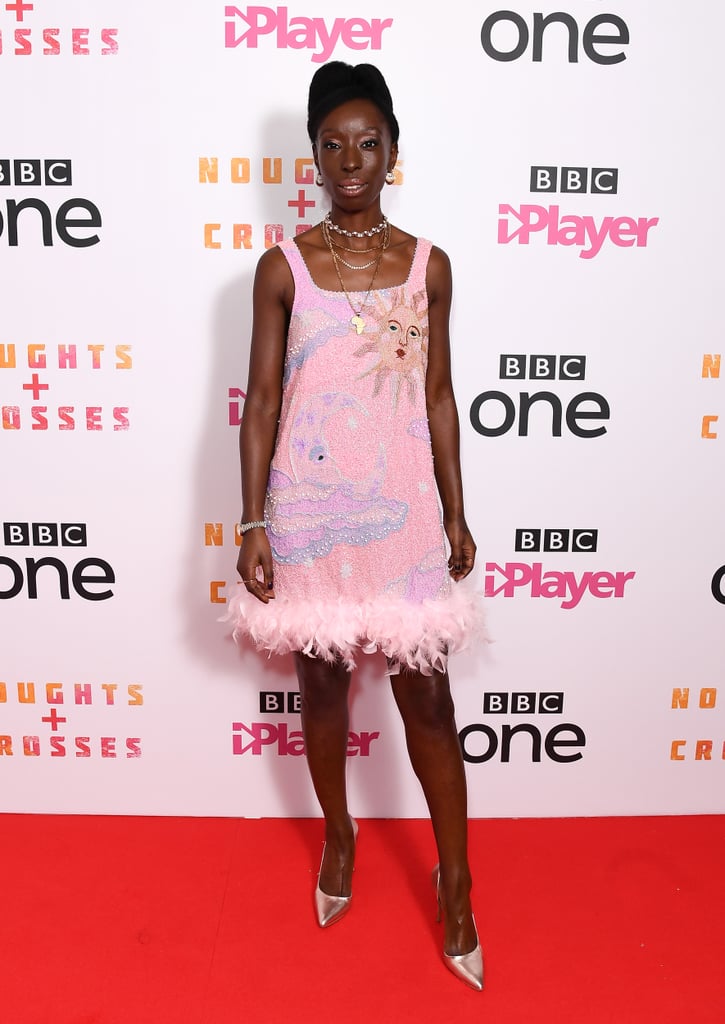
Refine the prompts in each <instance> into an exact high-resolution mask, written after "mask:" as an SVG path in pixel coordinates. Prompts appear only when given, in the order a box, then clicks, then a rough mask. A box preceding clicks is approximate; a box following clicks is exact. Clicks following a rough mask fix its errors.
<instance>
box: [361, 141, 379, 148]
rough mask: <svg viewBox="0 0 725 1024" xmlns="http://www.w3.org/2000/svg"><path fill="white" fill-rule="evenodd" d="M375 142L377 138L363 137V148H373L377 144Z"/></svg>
mask: <svg viewBox="0 0 725 1024" xmlns="http://www.w3.org/2000/svg"><path fill="white" fill-rule="evenodd" d="M377 144H378V140H377V139H365V141H364V142H363V149H373V148H374V147H375V146H377Z"/></svg>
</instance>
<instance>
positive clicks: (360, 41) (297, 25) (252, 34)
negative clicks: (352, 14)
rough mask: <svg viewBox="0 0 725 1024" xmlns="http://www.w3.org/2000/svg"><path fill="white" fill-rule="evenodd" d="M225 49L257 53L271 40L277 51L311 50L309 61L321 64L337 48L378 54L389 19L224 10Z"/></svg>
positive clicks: (272, 10) (284, 9) (270, 9)
mask: <svg viewBox="0 0 725 1024" xmlns="http://www.w3.org/2000/svg"><path fill="white" fill-rule="evenodd" d="M224 16H225V19H226V20H225V23H224V45H225V47H226V49H235V48H236V47H237V46H241V45H242V44H243V45H244V46H246V47H247V48H248V49H252V50H256V49H257V47H258V46H259V41H260V39H263V38H265V37H270V41H271V40H274V42H271V43H270V44H271V45H273V46H275V47H276V48H277V49H278V50H287V49H289V50H311V51H312V53H311V55H310V60H312V61H313V62H314V63H316V64H323V63H324V62H325V61H328V60H330V58H331V57H332V55H333V53H334V51H335V48H336V47H337V46H338V45H340V46H343V47H345V48H346V49H348V50H353V51H355V50H379V49H380V48H381V46H382V39H383V32H384V31H385V30H386V29H389V28H390V27H391V25H392V24H393V19H392V18H371V19H370V20H368V19H366V18H335V19H331V20H328V21H326V20H325V19H324V18H309V17H290V12H289V8H287V7H259V6H254V7H244V8H240V7H232V6H230V5H228V6H226V7H225V8H224Z"/></svg>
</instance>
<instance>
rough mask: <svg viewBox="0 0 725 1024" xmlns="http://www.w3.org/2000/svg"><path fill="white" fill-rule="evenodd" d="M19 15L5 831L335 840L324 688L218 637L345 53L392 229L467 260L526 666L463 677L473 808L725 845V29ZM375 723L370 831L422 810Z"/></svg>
mask: <svg viewBox="0 0 725 1024" xmlns="http://www.w3.org/2000/svg"><path fill="white" fill-rule="evenodd" d="M5 7H6V5H3V9H2V10H1V11H0V37H1V52H0V76H2V92H3V96H4V97H5V102H4V104H3V108H4V110H3V133H2V137H3V143H2V146H1V147H0V150H1V151H0V216H1V217H2V220H1V221H0V229H1V230H0V268H1V271H2V272H1V276H0V282H1V284H0V288H1V289H2V305H1V307H0V310H1V312H0V405H1V406H2V423H1V429H0V459H1V460H2V462H1V465H2V480H3V499H2V517H1V520H2V524H3V525H2V535H1V536H0V628H1V630H2V644H1V651H2V653H1V656H0V683H1V685H0V777H1V779H2V803H1V806H2V809H4V810H7V811H31V812H91V813H94V812H99V813H101V812H110V813H138V814H211V815H243V816H257V815H306V814H312V813H317V808H316V804H315V801H314V798H313V794H312V790H311V786H310V783H309V781H308V778H307V773H306V769H305V765H304V763H303V759H302V758H301V742H300V740H299V714H298V713H297V712H296V710H295V704H294V701H295V691H296V684H295V678H294V674H293V671H292V666H291V662H290V660H289V659H273V660H269V661H268V660H265V659H264V658H261V657H260V656H258V655H257V654H256V653H255V652H253V651H251V650H247V649H244V650H241V651H239V650H237V649H236V648H235V647H234V645H233V644H232V643H231V642H230V640H229V637H228V630H227V627H226V626H225V625H223V624H221V623H220V622H219V621H218V618H219V616H221V615H223V613H224V608H225V606H224V600H225V593H226V589H227V587H228V586H231V585H233V584H234V581H235V573H234V564H235V561H236V548H235V543H234V529H233V527H234V523H235V521H236V519H237V518H238V512H239V485H238V469H237V457H236V443H237V442H236V433H237V430H236V424H237V423H238V419H239V415H241V414H242V413H243V392H244V388H245V381H246V364H247V358H248V338H249V326H250V286H251V280H252V276H253V272H254V266H255V264H256V261H257V259H258V258H259V256H260V254H261V253H262V252H263V250H264V246H265V238H266V239H267V241H268V242H269V241H273V240H275V239H276V238H277V237H278V234H279V232H282V233H284V234H285V235H289V234H292V233H294V231H295V230H296V229H297V228H298V227H299V226H300V225H302V224H309V223H314V222H315V221H316V220H318V219H319V218H320V216H321V215H322V213H323V212H324V209H325V207H324V204H323V197H322V196H321V193H320V190H319V189H317V188H316V187H315V186H314V184H312V182H311V173H310V170H309V166H310V165H309V161H308V157H309V144H308V142H307V139H306V135H305V128H304V124H305V102H306V92H307V86H308V83H309V79H310V77H311V75H312V73H313V72H314V70H315V69H316V68H317V67H318V66H319V62H320V60H321V59H327V58H329V57H330V56H331V57H334V58H338V59H343V60H348V61H351V62H353V63H357V62H360V61H366V60H371V61H373V62H374V63H376V64H378V65H379V67H380V68H381V69H382V71H383V72H384V74H385V75H386V77H387V79H388V81H389V84H390V86H391V90H392V92H393V96H394V99H395V105H396V112H397V115H398V118H399V120H400V123H401V129H402V134H401V153H400V164H399V168H398V178H399V183H398V184H397V185H395V186H393V187H391V188H390V189H388V190H387V193H386V196H385V200H386V209H387V212H388V214H389V215H390V217H391V218H392V219H393V220H394V221H395V222H396V223H399V224H401V225H402V226H404V227H405V228H406V229H408V230H410V231H413V232H415V233H420V234H424V235H426V236H427V237H430V238H432V239H433V240H434V241H435V242H436V243H437V244H439V245H441V246H442V247H443V248H444V249H446V250H447V251H448V253H449V254H450V256H451V259H452V261H453V266H454V273H455V284H456V293H455V308H454V323H453V328H454V330H453V338H454V370H455V382H456V389H457V395H458V400H459V409H460V414H461V423H462V434H463V438H462V444H463V458H464V477H465V483H466V493H467V507H468V518H469V523H470V525H471V527H472V529H473V531H474V535H475V536H476V538H477V541H478V544H479V569H478V583H477V585H478V586H479V587H481V588H485V589H486V592H487V593H488V602H487V605H488V615H489V624H490V632H491V634H492V636H493V637H494V639H495V642H494V643H493V644H491V645H490V646H488V647H487V648H486V649H485V650H480V651H475V652H471V653H469V654H465V655H460V656H458V657H457V658H456V659H455V661H454V662H453V663H452V666H451V670H452V672H451V674H452V679H453V685H454V691H455V696H456V702H457V707H458V723H459V728H460V729H461V732H462V740H463V744H464V750H465V753H466V757H467V762H468V763H467V770H468V778H469V784H470V805H471V813H472V815H473V816H509V815H510V816H519V815H537V816H550V815H595V814H644V813H686V812H708V813H709V812H721V811H722V810H723V799H722V792H723V787H722V772H723V766H724V765H725V749H724V743H725V716H724V715H723V705H724V704H725V694H723V693H721V692H719V690H718V687H719V686H720V679H721V675H722V670H723V663H724V659H723V653H724V646H725V643H724V637H725V629H724V628H723V620H724V617H725V582H723V575H725V570H724V569H723V565H724V563H725V541H724V540H723V530H722V507H723V501H724V499H725V492H724V488H723V472H722V463H723V460H722V451H723V448H722V446H723V444H725V440H723V438H725V390H724V387H725V385H724V384H723V379H722V378H721V376H720V372H719V359H720V353H721V351H722V332H721V327H720V302H719V294H720V291H721V282H720V277H721V268H722V263H721V258H720V248H721V237H722V231H723V218H722V199H721V168H722V150H721V143H720V134H719V132H718V131H717V130H716V127H717V125H718V124H719V122H720V120H721V112H720V104H719V98H720V95H721V91H722V71H721V65H722V62H721V59H720V41H721V39H722V36H723V31H724V30H725V17H724V16H723V13H722V11H721V10H719V9H716V8H715V7H714V6H713V5H712V4H708V3H705V2H704V0H694V2H693V3H690V4H689V5H687V7H686V8H683V6H682V5H681V4H678V3H674V2H672V0H667V2H663V3H661V4H658V5H657V9H656V12H654V13H653V11H652V5H651V4H647V3H644V2H641V0H640V2H637V0H633V2H626V0H622V2H618V3H616V2H615V3H614V4H613V5H612V7H607V8H603V5H602V4H601V3H594V2H591V0H569V2H568V3H567V4H566V8H565V10H564V11H561V12H559V14H558V16H557V19H555V20H554V21H553V22H552V23H547V22H546V21H545V20H543V21H542V16H547V15H551V14H552V13H553V12H552V10H551V9H550V8H549V7H546V6H544V5H542V4H538V3H537V4H533V5H532V4H529V3H517V5H516V7H515V9H514V10H513V11H509V12H508V13H505V12H504V13H501V10H502V9H499V8H497V7H496V6H495V5H493V4H471V3H469V2H464V0H452V2H451V3H448V4H446V5H444V6H441V5H438V4H433V3H424V4H409V3H404V2H401V0H386V2H385V3H374V4H373V3H370V2H369V0H364V2H362V3H352V2H342V0H338V2H330V0H317V2H316V3H315V4H314V5H312V6H310V7H309V8H308V7H307V6H305V4H302V5H301V6H298V5H294V6H289V7H283V6H278V7H269V8H268V7H263V6H256V7H251V6H250V7H229V6H228V7H226V8H225V7H224V5H222V4H213V5H212V4H208V3H202V2H201V0H188V2H186V3H184V4H183V5H178V6H177V8H173V9H170V8H169V7H168V5H161V4H148V3H142V2H141V0H124V2H123V3H122V2H120V0H95V2H93V3H92V2H91V0H37V2H36V3H34V4H28V3H26V4H22V3H18V4H16V5H15V6H14V9H12V10H6V9H5ZM542 27H543V35H542V31H541V30H542ZM482 29H483V32H482ZM245 32H246V34H245ZM604 37H608V38H609V39H610V41H609V42H606V41H604ZM484 43H485V44H486V45H485V47H484V45H483V44H484ZM539 44H540V46H539ZM355 47H356V48H355ZM537 47H539V52H537ZM504 57H505V58H507V59H503V58H504ZM534 57H540V59H534ZM69 165H70V166H69ZM542 167H543V168H549V169H550V170H549V171H548V172H544V171H539V172H536V171H533V172H532V168H542ZM561 168H575V169H579V170H578V171H569V172H566V171H565V172H562V171H561ZM551 169H554V172H555V173H556V180H555V187H554V177H553V173H554V172H552V170H551ZM582 169H584V172H585V173H582ZM592 169H598V170H599V173H592ZM614 171H616V174H614V173H613V172H614ZM602 172H603V173H602ZM547 175H548V176H547ZM547 182H548V183H550V184H551V185H552V190H551V191H548V192H545V191H537V190H536V189H537V186H541V185H546V184H547ZM584 183H585V187H584ZM567 189H569V191H568V190H567ZM577 189H578V190H577ZM298 200H302V202H303V203H307V204H314V205H307V206H301V207H299V208H298V207H295V206H291V205H290V203H292V202H297V201H298ZM300 210H301V211H302V213H301V215H300ZM270 226H271V227H270ZM278 226H279V227H278ZM96 239H97V241H96ZM504 356H509V357H510V356H517V357H519V358H518V359H515V360H512V359H503V358H502V357H504ZM537 356H546V357H550V358H548V359H543V360H542V359H535V358H533V357H537ZM565 356H569V357H576V358H570V359H568V360H566V359H563V358H562V357H565ZM514 371H517V372H518V376H512V374H513V373H514ZM542 393H544V394H543V397H539V398H538V399H537V400H536V401H534V403H533V405H532V406H531V408H530V409H528V418H527V415H526V413H527V408H528V403H529V402H530V401H531V396H534V395H538V396H541V394H542ZM522 396H529V397H528V398H527V397H522ZM581 396H584V397H581ZM558 410H562V415H561V426H560V429H557V427H556V419H557V411H558ZM567 410H568V412H567ZM587 414H588V415H587ZM33 524H35V526H34V525H33ZM62 524H65V525H62ZM77 524H84V527H85V529H84V530H83V529H81V528H79V526H78V525H77ZM532 531H541V533H540V536H538V538H537V535H536V534H535V533H532ZM548 531H553V532H548ZM575 531H579V532H575ZM582 531H583V532H582ZM593 531H596V533H595V534H594V533H593ZM84 540H85V543H82V542H83V541H84ZM74 548H75V549H76V550H74ZM517 548H518V550H517ZM47 559H50V561H43V560H47ZM517 694H519V695H520V694H524V695H526V696H516V695H517ZM542 694H543V695H546V694H548V695H549V696H543V697H542V696H541V695H542ZM552 694H553V695H554V696H551V695H552ZM673 705H674V706H673ZM517 726H520V727H522V728H520V729H519V730H518V731H516V732H514V733H513V734H512V733H511V729H512V728H515V727H517ZM352 728H353V730H354V735H353V736H351V744H350V753H351V757H350V760H349V777H350V786H351V794H352V807H353V809H354V811H355V812H356V813H357V814H359V815H361V816H366V815H382V816H387V815H400V816H417V815H420V814H423V813H424V805H423V802H422V799H421V797H420V795H419V793H418V789H417V783H416V781H415V779H414V778H413V776H412V772H411V771H410V769H409V768H408V766H407V761H406V756H405V751H404V745H403V740H402V729H401V726H400V724H399V722H398V721H397V718H396V714H395V711H394V708H393V705H392V700H391V698H390V694H389V692H388V688H387V684H386V680H385V679H384V677H383V664H382V661H381V660H379V659H378V658H376V657H373V658H365V659H363V663H362V666H361V670H360V672H359V674H358V677H357V681H356V684H355V690H354V697H353V708H352Z"/></svg>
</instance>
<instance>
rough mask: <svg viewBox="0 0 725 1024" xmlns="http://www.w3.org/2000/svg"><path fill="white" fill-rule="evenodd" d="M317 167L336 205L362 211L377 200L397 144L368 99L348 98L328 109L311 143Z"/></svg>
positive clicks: (381, 116)
mask: <svg viewBox="0 0 725 1024" xmlns="http://www.w3.org/2000/svg"><path fill="white" fill-rule="evenodd" d="M313 153H314V157H315V163H316V165H317V169H318V170H319V172H320V174H321V175H322V179H323V181H324V184H325V188H326V189H327V191H328V192H329V193H330V196H331V197H332V200H333V203H335V205H336V206H339V207H340V208H342V209H344V210H349V211H350V212H353V211H357V210H365V209H367V207H369V206H372V204H373V203H374V202H375V201H376V200H377V199H378V197H379V195H380V193H381V191H382V189H383V186H384V184H385V175H386V174H387V172H388V171H392V169H393V167H394V166H395V161H396V159H397V156H398V147H397V145H393V144H392V143H391V140H390V127H389V126H388V122H387V121H386V120H385V117H384V116H383V114H382V112H381V111H380V109H379V108H378V107H377V106H376V105H375V104H374V103H371V102H370V100H363V99H359V100H349V101H348V102H347V103H343V104H342V106H339V107H336V108H335V109H334V110H332V111H330V113H329V114H328V115H327V117H326V118H325V119H324V120H323V121H322V123H321V124H320V128H319V131H318V132H317V140H316V142H315V144H314V146H313Z"/></svg>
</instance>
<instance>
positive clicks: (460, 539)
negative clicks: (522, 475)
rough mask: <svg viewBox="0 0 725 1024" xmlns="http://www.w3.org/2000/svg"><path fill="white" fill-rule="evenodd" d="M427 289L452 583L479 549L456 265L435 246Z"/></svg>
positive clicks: (428, 391)
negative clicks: (454, 357) (458, 366)
mask: <svg viewBox="0 0 725 1024" xmlns="http://www.w3.org/2000/svg"><path fill="white" fill-rule="evenodd" d="M426 288H427V291H428V326H429V339H428V370H427V373H426V384H425V397H426V405H427V409H428V422H429V424H430V434H431V444H432V446H433V464H434V469H435V478H436V483H437V485H438V493H439V494H440V498H441V504H442V506H443V525H444V527H445V531H446V535H447V537H448V541H449V543H450V546H451V556H450V558H449V560H448V565H449V568H450V573H451V576H452V577H453V579H454V580H461V579H463V577H464V576H467V575H468V574H469V573H470V571H471V570H472V569H473V563H474V561H475V558H476V545H475V543H474V541H473V537H472V536H471V532H470V530H469V529H468V526H467V524H466V519H465V515H464V511H463V484H462V481H461V460H460V451H459V447H460V431H459V425H458V410H457V408H456V400H455V397H454V395H453V384H452V381H451V354H450V337H449V318H450V311H451V297H452V290H453V286H452V280H451V266H450V261H449V259H448V257H447V256H446V254H445V253H444V252H443V251H442V250H441V249H438V248H437V247H435V246H434V247H433V249H432V250H431V254H430V259H429V261H428V271H427V275H426Z"/></svg>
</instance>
